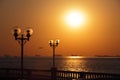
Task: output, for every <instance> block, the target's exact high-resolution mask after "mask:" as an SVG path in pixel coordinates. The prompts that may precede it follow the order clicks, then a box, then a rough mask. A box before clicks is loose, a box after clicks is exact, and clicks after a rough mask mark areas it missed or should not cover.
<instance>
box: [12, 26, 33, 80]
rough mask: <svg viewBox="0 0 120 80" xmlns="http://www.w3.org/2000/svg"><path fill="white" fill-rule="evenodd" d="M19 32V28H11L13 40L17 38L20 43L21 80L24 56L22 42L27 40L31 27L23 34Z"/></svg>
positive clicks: (31, 31) (30, 33)
mask: <svg viewBox="0 0 120 80" xmlns="http://www.w3.org/2000/svg"><path fill="white" fill-rule="evenodd" d="M20 33H21V29H20V28H18V27H16V28H14V29H13V35H14V37H15V40H17V41H18V42H19V43H20V45H21V78H20V79H21V80H23V72H24V68H23V66H24V65H23V57H24V44H25V43H26V41H29V39H30V37H31V35H32V33H33V30H32V29H31V28H28V29H26V31H25V34H23V33H22V34H20Z"/></svg>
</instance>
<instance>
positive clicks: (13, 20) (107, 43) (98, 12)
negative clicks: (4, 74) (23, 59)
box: [0, 0, 120, 56]
mask: <svg viewBox="0 0 120 80" xmlns="http://www.w3.org/2000/svg"><path fill="white" fill-rule="evenodd" d="M72 10H78V11H80V12H82V13H84V15H85V16H86V22H85V24H84V25H83V26H82V27H79V28H77V29H72V28H70V27H69V26H68V25H66V23H65V21H64V17H65V15H66V14H67V13H69V11H72ZM14 26H19V27H20V28H22V30H24V29H25V28H26V27H31V28H33V30H34V34H33V35H32V37H31V39H30V41H29V42H27V43H26V44H25V55H28V56H31V55H36V54H37V55H44V56H46V55H52V49H51V48H50V47H49V44H48V41H49V40H51V39H53V40H55V39H60V44H59V46H58V47H57V48H56V54H61V55H71V54H78V55H85V56H86V55H87V56H90V55H120V0H0V55H4V54H9V55H20V45H19V43H18V42H17V41H15V40H14V37H13V35H12V32H11V30H12V29H13V27H14Z"/></svg>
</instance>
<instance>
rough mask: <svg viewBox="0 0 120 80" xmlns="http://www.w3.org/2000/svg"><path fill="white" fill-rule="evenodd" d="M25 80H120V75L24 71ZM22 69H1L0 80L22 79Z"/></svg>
mask: <svg viewBox="0 0 120 80" xmlns="http://www.w3.org/2000/svg"><path fill="white" fill-rule="evenodd" d="M23 74H24V76H23V78H24V79H25V80H120V74H110V73H95V72H75V71H63V70H57V69H54V68H53V69H51V70H39V69H24V72H23ZM20 77H21V76H20V69H15V68H12V69H11V68H0V80H18V79H20Z"/></svg>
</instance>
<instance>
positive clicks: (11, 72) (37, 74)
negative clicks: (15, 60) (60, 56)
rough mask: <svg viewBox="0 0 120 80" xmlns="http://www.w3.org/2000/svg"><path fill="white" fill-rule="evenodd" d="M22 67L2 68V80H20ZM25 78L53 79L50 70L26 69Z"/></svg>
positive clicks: (0, 75)
mask: <svg viewBox="0 0 120 80" xmlns="http://www.w3.org/2000/svg"><path fill="white" fill-rule="evenodd" d="M20 78H21V69H16V68H12V69H11V68H0V80H19V79H20ZM23 78H24V79H25V80H44V79H45V80H51V71H50V70H39V69H24V72H23Z"/></svg>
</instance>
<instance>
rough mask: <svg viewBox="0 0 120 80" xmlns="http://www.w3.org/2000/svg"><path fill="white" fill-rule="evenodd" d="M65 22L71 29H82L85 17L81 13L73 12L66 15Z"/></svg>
mask: <svg viewBox="0 0 120 80" xmlns="http://www.w3.org/2000/svg"><path fill="white" fill-rule="evenodd" d="M65 22H66V23H67V25H68V26H70V27H73V28H75V27H80V26H82V25H83V24H84V22H85V16H84V15H83V14H82V13H81V12H79V11H71V12H69V13H68V14H67V15H66V17H65Z"/></svg>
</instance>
